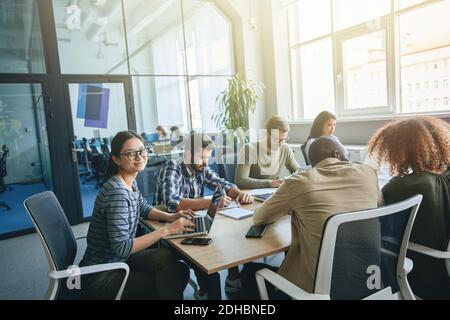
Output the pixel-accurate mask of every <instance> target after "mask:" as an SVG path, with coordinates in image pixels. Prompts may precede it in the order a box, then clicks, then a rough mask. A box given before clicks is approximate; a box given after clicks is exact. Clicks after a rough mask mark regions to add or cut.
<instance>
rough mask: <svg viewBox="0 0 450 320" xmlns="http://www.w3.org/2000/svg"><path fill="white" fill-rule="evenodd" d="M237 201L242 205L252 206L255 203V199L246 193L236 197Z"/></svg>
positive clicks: (240, 193)
mask: <svg viewBox="0 0 450 320" xmlns="http://www.w3.org/2000/svg"><path fill="white" fill-rule="evenodd" d="M236 201H237V202H239V203H240V204H250V203H253V197H252V196H251V195H249V194H248V193H245V192H242V191H241V192H239V195H238V196H237V197H236Z"/></svg>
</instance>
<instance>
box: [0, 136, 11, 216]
mask: <svg viewBox="0 0 450 320" xmlns="http://www.w3.org/2000/svg"><path fill="white" fill-rule="evenodd" d="M8 154H9V149H8V147H7V146H6V145H3V146H2V153H0V193H3V192H5V190H6V185H5V180H4V177H6V176H7V175H8V172H7V171H6V160H7V159H8ZM9 189H10V190H11V188H9ZM0 208H6V210H11V207H10V206H9V205H8V204H7V203H6V202H4V201H0Z"/></svg>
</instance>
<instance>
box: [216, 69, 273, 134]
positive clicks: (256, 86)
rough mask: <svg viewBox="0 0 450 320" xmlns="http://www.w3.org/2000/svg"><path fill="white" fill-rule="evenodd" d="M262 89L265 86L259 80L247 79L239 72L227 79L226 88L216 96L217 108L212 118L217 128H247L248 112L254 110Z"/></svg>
mask: <svg viewBox="0 0 450 320" xmlns="http://www.w3.org/2000/svg"><path fill="white" fill-rule="evenodd" d="M264 89H265V86H264V84H262V83H261V82H252V81H247V80H246V79H245V78H243V77H241V76H240V75H239V74H235V75H234V76H233V77H232V78H231V79H230V80H228V88H227V89H225V90H224V91H222V92H221V93H219V95H218V96H217V98H216V103H218V105H219V109H218V111H217V112H216V113H215V114H214V115H213V117H212V119H213V120H214V122H215V124H216V126H217V128H220V129H222V130H226V129H233V130H239V129H240V130H246V129H248V128H249V123H248V114H249V112H252V113H253V112H254V111H255V108H256V102H257V101H258V99H259V95H258V94H262V92H263V91H264Z"/></svg>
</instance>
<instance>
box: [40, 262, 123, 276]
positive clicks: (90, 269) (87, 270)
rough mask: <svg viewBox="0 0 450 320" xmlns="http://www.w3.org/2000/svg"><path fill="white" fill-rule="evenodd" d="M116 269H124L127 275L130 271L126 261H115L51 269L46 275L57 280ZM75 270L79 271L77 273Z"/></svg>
mask: <svg viewBox="0 0 450 320" xmlns="http://www.w3.org/2000/svg"><path fill="white" fill-rule="evenodd" d="M118 269H123V270H125V272H126V274H127V276H128V273H129V272H130V268H129V267H128V265H127V264H126V263H123V262H115V263H104V264H96V265H93V266H87V267H78V269H76V268H74V269H66V270H61V271H56V270H52V271H49V273H48V276H49V277H50V278H52V279H55V280H59V279H65V278H69V277H73V276H78V275H86V274H92V273H98V272H104V271H111V270H118ZM77 271H79V273H78V272H77Z"/></svg>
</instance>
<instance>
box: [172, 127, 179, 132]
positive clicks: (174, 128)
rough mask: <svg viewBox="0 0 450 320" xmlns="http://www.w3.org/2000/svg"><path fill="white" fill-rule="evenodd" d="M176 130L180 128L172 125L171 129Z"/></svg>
mask: <svg viewBox="0 0 450 320" xmlns="http://www.w3.org/2000/svg"><path fill="white" fill-rule="evenodd" d="M175 130H180V128H178V127H177V126H173V127H170V131H171V132H174V131H175Z"/></svg>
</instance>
